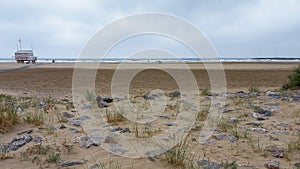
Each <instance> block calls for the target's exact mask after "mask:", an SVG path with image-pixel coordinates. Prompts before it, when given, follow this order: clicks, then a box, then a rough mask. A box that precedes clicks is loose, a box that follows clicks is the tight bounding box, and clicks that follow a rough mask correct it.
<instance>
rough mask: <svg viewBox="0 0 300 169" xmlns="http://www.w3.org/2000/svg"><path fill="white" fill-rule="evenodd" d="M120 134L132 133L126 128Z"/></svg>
mask: <svg viewBox="0 0 300 169" xmlns="http://www.w3.org/2000/svg"><path fill="white" fill-rule="evenodd" d="M120 133H130V130H129V128H124V129H123V130H121V131H120Z"/></svg>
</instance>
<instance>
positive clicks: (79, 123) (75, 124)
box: [69, 119, 81, 127]
mask: <svg viewBox="0 0 300 169" xmlns="http://www.w3.org/2000/svg"><path fill="white" fill-rule="evenodd" d="M69 123H70V124H71V125H73V126H76V127H79V126H81V122H80V120H76V119H74V120H72V121H70V122H69Z"/></svg>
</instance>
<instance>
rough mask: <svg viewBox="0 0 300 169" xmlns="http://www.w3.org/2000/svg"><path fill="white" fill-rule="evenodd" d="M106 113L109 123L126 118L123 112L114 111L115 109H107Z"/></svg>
mask: <svg viewBox="0 0 300 169" xmlns="http://www.w3.org/2000/svg"><path fill="white" fill-rule="evenodd" d="M105 115H106V120H107V123H113V124H116V123H118V122H121V121H124V120H125V118H124V117H123V116H122V114H121V113H120V112H118V111H114V110H112V111H110V110H108V109H106V112H105Z"/></svg>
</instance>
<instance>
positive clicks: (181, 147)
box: [164, 139, 188, 166]
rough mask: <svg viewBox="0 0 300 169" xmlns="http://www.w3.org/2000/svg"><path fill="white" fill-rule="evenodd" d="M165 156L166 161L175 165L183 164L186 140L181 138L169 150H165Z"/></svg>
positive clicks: (185, 153) (186, 148) (186, 145)
mask: <svg viewBox="0 0 300 169" xmlns="http://www.w3.org/2000/svg"><path fill="white" fill-rule="evenodd" d="M164 155H165V157H166V160H167V162H168V163H170V164H172V165H175V166H184V165H185V160H186V159H187V155H188V144H187V140H186V139H185V140H183V141H181V142H180V143H178V144H177V145H176V146H174V147H173V148H172V149H171V150H168V151H167V152H165V154H164Z"/></svg>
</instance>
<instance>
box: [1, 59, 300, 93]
mask: <svg viewBox="0 0 300 169" xmlns="http://www.w3.org/2000/svg"><path fill="white" fill-rule="evenodd" d="M155 65H158V66H161V67H163V68H165V69H176V68H177V67H179V66H178V64H176V63H173V64H163V65H162V64H152V67H155ZM187 65H188V67H189V68H190V69H191V71H192V72H193V74H194V76H195V78H196V80H197V83H198V86H199V88H200V89H201V88H210V81H209V77H208V73H207V70H206V69H205V67H204V66H203V64H199V63H191V64H187ZM297 65H298V63H223V67H224V69H225V75H226V83H227V88H228V90H229V91H231V90H234V91H237V90H247V89H248V88H249V87H251V86H256V87H260V88H261V89H275V88H280V87H281V86H282V84H284V83H285V82H286V81H287V80H288V78H287V76H288V75H289V74H290V73H291V72H292V71H293V69H294V68H295V67H297ZM21 66H24V65H23V64H15V63H0V70H3V69H12V68H17V67H21ZM25 66H27V65H25ZM29 66H31V67H29V68H27V69H22V70H16V71H9V72H4V73H0V79H1V81H0V92H2V93H9V94H14V95H30V96H32V95H36V96H39V97H48V96H52V97H60V98H61V97H71V95H72V76H73V71H74V67H75V64H74V63H55V64H43V63H42V64H37V65H29ZM96 66H97V65H96ZM145 66H148V67H151V64H150V65H149V64H127V67H128V69H132V68H143V67H145ZM86 67H87V68H93V67H95V64H89V63H88V64H87V66H86ZM99 67H100V69H99V70H98V71H97V78H96V84H95V85H96V90H97V92H98V93H99V94H101V95H110V92H111V91H110V88H111V80H112V76H113V74H114V72H115V69H116V68H117V67H118V64H112V63H107V64H100V65H99ZM122 71H124V72H126V71H127V70H126V69H124V70H122ZM210 71H215V70H210ZM180 73H182V74H183V73H184V71H180V70H179V71H178V74H180ZM182 76H184V74H183V75H182ZM131 84H132V85H131V90H132V91H133V92H138V91H141V92H144V91H149V90H150V89H161V90H166V91H171V90H175V89H178V86H177V84H176V81H175V80H174V79H173V78H172V77H171V76H170V75H168V74H167V73H165V72H164V71H161V70H157V69H146V70H144V71H142V72H140V73H139V74H138V75H137V76H136V77H135V78H134V80H133V81H132V82H131Z"/></svg>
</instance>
